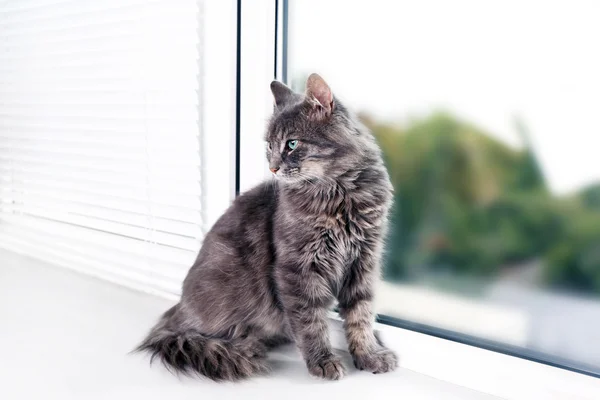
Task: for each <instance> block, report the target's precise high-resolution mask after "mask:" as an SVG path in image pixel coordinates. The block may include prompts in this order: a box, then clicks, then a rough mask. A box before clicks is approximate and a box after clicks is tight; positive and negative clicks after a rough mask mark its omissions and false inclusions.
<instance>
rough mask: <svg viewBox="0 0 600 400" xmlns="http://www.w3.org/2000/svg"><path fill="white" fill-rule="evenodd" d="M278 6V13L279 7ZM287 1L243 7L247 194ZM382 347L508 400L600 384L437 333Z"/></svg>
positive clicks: (407, 364) (243, 184) (337, 343)
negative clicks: (276, 21) (446, 337)
mask: <svg viewBox="0 0 600 400" xmlns="http://www.w3.org/2000/svg"><path fill="white" fill-rule="evenodd" d="M276 3H277V7H276ZM284 3H285V0H255V1H253V2H252V5H251V6H250V4H249V3H244V4H243V6H242V9H241V17H242V23H241V52H240V53H241V60H240V61H241V62H240V89H241V97H240V106H241V109H240V120H239V124H240V137H239V140H240V142H239V144H238V145H239V146H240V163H239V165H238V170H239V183H240V191H241V192H243V191H245V190H248V189H249V188H251V187H253V186H255V185H256V184H258V183H259V182H261V181H262V180H264V179H267V178H268V169H267V165H266V161H265V156H264V140H263V135H264V129H265V126H266V121H267V120H268V118H269V115H270V114H271V112H272V109H273V100H272V97H271V93H270V90H269V84H270V82H271V81H272V80H273V78H274V70H275V69H276V70H277V76H278V77H281V76H282V68H283V67H282V61H283V60H282V58H283V57H281V56H280V57H278V60H277V61H278V65H277V66H275V57H276V52H275V46H276V45H277V47H278V49H277V50H278V52H277V54H279V55H281V53H282V52H281V49H282V41H281V37H282V33H283V29H282V24H281V23H278V24H277V28H278V32H277V35H278V40H277V43H276V40H275V37H276V36H275V30H276V23H275V18H274V16H275V12H276V8H277V12H278V13H279V15H278V17H279V21H281V16H282V14H283V8H284ZM331 321H332V323H331V324H332V333H333V334H332V340H333V343H334V347H336V348H340V349H344V348H345V339H344V334H343V330H342V328H341V323H340V320H339V317H338V316H337V314H334V313H332V314H331ZM376 329H377V330H378V331H379V332H380V333H381V336H382V338H383V341H384V342H385V343H386V344H387V345H388V346H389V347H390V348H392V349H394V350H395V351H396V352H397V353H398V355H399V357H400V367H401V368H405V369H410V370H412V371H415V372H418V373H421V374H424V375H428V376H431V377H433V378H436V379H440V380H443V381H447V382H450V383H453V384H457V385H460V386H464V387H467V388H470V389H473V390H477V391H480V392H483V393H486V394H490V395H494V396H498V397H500V398H504V399H556V398H561V399H563V398H564V399H571V398H581V399H590V400H591V399H598V398H600V379H597V378H595V377H592V376H588V375H585V374H581V373H576V372H572V371H569V370H566V369H562V368H557V367H553V366H549V365H546V364H542V363H539V362H535V361H529V360H526V359H524V358H520V357H515V356H510V355H506V354H502V353H499V352H495V351H491V350H485V349H483V348H479V347H475V346H471V345H467V344H462V343H459V342H455V341H451V340H446V339H441V338H439V337H435V336H432V335H427V334H424V333H419V332H415V331H412V330H409V329H403V328H397V327H393V326H390V325H385V324H381V323H377V324H376Z"/></svg>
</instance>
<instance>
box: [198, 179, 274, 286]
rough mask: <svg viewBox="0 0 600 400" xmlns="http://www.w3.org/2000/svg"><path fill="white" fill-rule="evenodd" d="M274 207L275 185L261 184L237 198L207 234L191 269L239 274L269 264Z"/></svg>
mask: <svg viewBox="0 0 600 400" xmlns="http://www.w3.org/2000/svg"><path fill="white" fill-rule="evenodd" d="M276 208H277V184H276V182H269V181H267V182H263V183H261V184H259V185H258V186H256V187H254V188H252V189H250V190H249V191H247V192H245V193H242V194H241V195H239V196H238V197H236V199H235V200H234V201H233V203H232V204H231V206H230V207H229V208H228V209H227V211H225V213H224V214H223V215H222V216H221V217H220V218H219V219H218V220H217V222H215V224H214V225H213V227H212V228H211V229H210V231H209V232H208V233H207V234H206V237H205V238H204V243H203V245H202V248H201V249H200V252H199V254H198V257H197V259H196V262H195V263H194V266H193V267H192V270H194V269H202V270H204V271H205V273H206V272H207V271H208V270H210V269H215V270H217V271H224V270H230V271H229V272H234V273H239V272H240V271H242V270H245V269H247V268H248V267H249V266H255V265H256V266H260V265H264V264H266V263H269V262H270V261H271V259H272V254H270V253H271V251H270V241H271V237H272V234H271V231H272V218H273V214H274V213H275V210H276ZM250 258H252V259H250ZM224 272H227V271H224ZM188 278H189V276H188Z"/></svg>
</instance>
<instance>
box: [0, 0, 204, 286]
mask: <svg viewBox="0 0 600 400" xmlns="http://www.w3.org/2000/svg"><path fill="white" fill-rule="evenodd" d="M201 6H202V4H201V2H200V1H198V0H162V1H153V0H71V1H69V0H8V1H6V0H4V1H1V0H0V246H2V247H5V248H8V249H12V250H15V251H20V252H25V253H27V254H29V255H31V256H33V257H41V258H44V259H46V260H49V261H53V262H55V263H59V264H62V265H64V266H68V267H70V268H75V269H78V270H81V271H84V272H87V273H90V274H94V275H97V276H100V277H103V278H105V279H110V280H113V281H118V282H121V283H124V284H128V285H134V286H138V287H140V288H145V289H148V290H159V291H163V292H169V293H175V294H176V293H178V292H179V288H180V285H181V281H182V279H183V277H184V276H185V273H186V271H187V269H188V268H189V267H190V266H191V264H192V262H193V260H194V258H195V255H196V253H197V251H198V249H199V246H200V240H201V237H202V208H201V204H202V201H201V196H202V193H201V188H202V182H201V180H200V176H201V159H200V145H201V142H202V132H200V128H199V127H200V123H199V122H200V121H199V118H200V115H199V111H198V110H199V104H198V100H199V95H198V93H199V83H201V82H199V80H200V76H201V73H200V71H199V65H200V63H199V58H200V57H201V52H202V47H201V40H200V39H201V27H200V23H201V21H202V13H201ZM0 262H1V260H0Z"/></svg>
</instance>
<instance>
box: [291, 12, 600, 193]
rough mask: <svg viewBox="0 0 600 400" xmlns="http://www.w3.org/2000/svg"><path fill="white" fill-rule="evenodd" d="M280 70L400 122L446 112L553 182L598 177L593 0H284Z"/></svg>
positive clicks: (597, 36)
mask: <svg viewBox="0 0 600 400" xmlns="http://www.w3.org/2000/svg"><path fill="white" fill-rule="evenodd" d="M289 15H290V17H289V18H290V31H289V32H290V33H289V35H290V36H289V44H290V47H289V54H290V59H289V75H290V78H291V80H293V79H298V78H299V77H303V76H306V75H308V74H310V73H311V72H318V73H319V74H320V75H321V76H323V78H325V80H326V81H327V82H328V83H329V85H330V86H331V88H332V90H333V91H334V93H335V94H336V96H338V97H339V98H340V99H341V100H343V101H344V103H345V104H346V105H347V106H350V107H352V108H353V109H354V110H355V111H368V112H369V113H371V114H374V115H375V116H377V117H380V118H384V119H388V120H392V121H400V122H401V121H406V120H407V119H410V118H414V117H419V116H423V115H427V114H428V113H430V112H432V111H433V110H447V111H451V112H453V113H456V114H457V115H458V116H459V117H461V118H464V119H466V120H469V121H471V122H474V123H475V124H477V125H479V126H480V127H482V128H484V129H485V130H486V131H489V132H490V133H492V134H493V135H494V136H495V137H496V138H498V139H500V140H502V141H503V142H505V143H507V144H508V145H510V146H513V147H516V148H519V147H522V143H521V140H520V138H519V136H518V135H517V133H516V130H515V129H514V123H513V121H514V117H515V116H517V115H518V116H519V117H520V118H521V119H522V120H523V121H524V123H525V124H526V126H527V127H528V130H529V131H530V135H531V140H532V142H533V146H534V149H535V151H536V154H537V156H538V159H539V160H540V163H541V165H542V169H543V171H544V174H545V175H546V178H547V179H548V182H549V184H550V186H551V188H552V190H553V191H554V192H556V193H559V194H564V193H571V192H573V191H576V190H578V189H580V188H582V187H585V186H586V185H589V184H591V183H600V160H599V158H600V157H599V153H600V23H598V21H600V1H595V0H569V1H567V0H562V1H552V0H547V1H534V0H521V1H514V0H502V1H485V2H483V1H475V0H452V1H447V0H419V1H417V0H410V1H407V0H397V1H392V0H389V1H383V0H370V1H365V0H362V1H351V0H347V1H340V0H291V1H290V13H289Z"/></svg>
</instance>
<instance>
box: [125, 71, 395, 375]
mask: <svg viewBox="0 0 600 400" xmlns="http://www.w3.org/2000/svg"><path fill="white" fill-rule="evenodd" d="M271 91H272V93H273V96H274V111H273V115H272V117H271V119H270V121H269V123H268V127H267V130H266V136H265V140H266V143H267V149H266V155H267V159H268V161H269V169H270V170H271V172H272V174H273V176H274V179H272V180H270V181H266V182H264V183H262V184H260V185H258V186H257V187H255V188H253V189H251V190H249V191H248V192H246V193H244V194H242V195H240V196H238V197H237V198H236V199H235V201H234V202H233V204H232V205H231V206H230V207H229V209H228V210H227V211H226V212H225V213H224V215H223V216H222V217H221V218H220V219H219V220H218V221H217V222H216V223H215V225H214V226H213V227H212V229H211V230H210V231H209V233H208V234H207V235H206V237H205V239H204V243H203V245H202V248H201V249H200V252H199V254H198V257H197V259H196V261H195V263H194V265H193V266H192V267H191V269H190V271H189V273H188V275H187V277H186V278H185V280H184V282H183V290H182V296H181V300H180V302H179V303H178V304H177V305H175V306H174V307H172V308H171V309H169V310H168V311H167V312H166V313H165V314H164V315H163V316H162V318H161V319H160V321H159V322H158V323H157V325H156V326H155V327H154V328H153V329H152V330H151V332H150V333H149V335H148V337H147V338H146V339H145V340H144V341H143V342H142V343H141V344H140V345H139V347H138V348H137V350H143V351H148V352H150V353H151V355H152V357H151V362H152V360H153V359H154V358H156V357H158V358H159V359H160V360H161V361H162V362H163V364H164V365H165V366H166V367H167V368H169V369H170V370H172V371H174V372H181V373H186V374H189V373H194V374H198V375H201V376H205V377H208V378H210V379H213V380H217V381H220V380H237V379H240V378H246V377H250V376H253V375H256V374H262V373H264V372H265V371H267V370H268V368H267V366H268V364H267V362H266V353H267V351H268V350H269V349H270V348H272V347H274V346H277V345H279V344H282V343H286V342H291V341H293V342H295V343H296V344H297V347H298V349H299V350H300V352H301V354H302V356H303V358H304V360H305V362H306V365H307V368H308V371H309V373H310V374H311V375H314V376H317V377H321V378H324V379H330V380H336V379H340V378H341V377H342V376H343V375H344V373H345V369H344V366H343V365H342V363H341V361H340V359H339V358H338V357H337V356H336V355H334V353H333V351H332V347H331V344H330V342H329V338H328V324H327V318H328V317H327V316H328V310H329V309H330V308H331V307H332V305H333V304H334V301H335V300H337V302H338V308H339V312H340V315H341V317H342V318H343V320H344V330H345V334H346V339H347V342H348V347H349V352H350V354H351V355H352V358H353V360H354V364H355V366H356V367H357V368H359V369H361V370H367V371H371V372H373V373H382V372H388V371H392V370H393V369H395V368H396V366H397V358H396V355H395V354H394V353H393V352H392V351H391V350H389V349H387V348H385V347H384V346H383V344H382V343H381V342H380V341H379V339H378V338H377V337H376V336H375V334H374V331H373V322H374V314H373V309H372V308H373V307H372V300H373V290H374V284H375V283H376V281H377V279H378V278H379V270H380V261H381V256H382V250H383V243H384V236H385V234H386V230H387V215H388V211H389V208H390V206H391V202H392V195H393V192H392V186H391V183H390V179H389V176H388V173H387V170H386V168H385V166H384V164H383V160H382V157H381V151H380V149H379V147H378V146H377V144H376V142H375V140H374V138H373V136H372V135H371V133H370V132H369V131H368V130H367V129H366V128H365V127H364V126H363V125H362V124H361V123H360V122H358V120H357V119H356V118H355V117H354V116H353V115H352V114H351V113H350V112H349V111H348V110H347V109H346V108H345V107H344V106H343V105H342V103H341V102H340V101H339V100H338V99H337V98H336V97H334V96H333V94H332V92H331V89H330V87H329V85H328V84H327V83H326V82H325V81H324V80H323V79H322V78H321V77H320V76H319V75H317V74H312V75H310V77H309V78H308V80H307V82H306V91H305V93H304V94H300V93H295V92H293V91H292V90H291V89H290V88H288V87H287V86H285V85H284V84H283V83H280V82H278V81H273V82H272V83H271Z"/></svg>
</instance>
